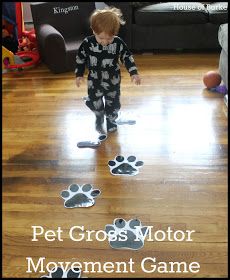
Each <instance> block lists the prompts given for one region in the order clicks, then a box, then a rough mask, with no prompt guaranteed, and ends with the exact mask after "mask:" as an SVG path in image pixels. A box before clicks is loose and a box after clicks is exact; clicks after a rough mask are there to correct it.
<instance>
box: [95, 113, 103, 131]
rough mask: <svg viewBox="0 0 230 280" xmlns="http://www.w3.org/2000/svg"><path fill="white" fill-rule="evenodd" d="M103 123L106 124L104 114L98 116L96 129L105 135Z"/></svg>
mask: <svg viewBox="0 0 230 280" xmlns="http://www.w3.org/2000/svg"><path fill="white" fill-rule="evenodd" d="M103 123H104V114H101V115H98V116H96V121H95V129H96V131H97V132H98V133H100V134H105V130H104V128H103Z"/></svg>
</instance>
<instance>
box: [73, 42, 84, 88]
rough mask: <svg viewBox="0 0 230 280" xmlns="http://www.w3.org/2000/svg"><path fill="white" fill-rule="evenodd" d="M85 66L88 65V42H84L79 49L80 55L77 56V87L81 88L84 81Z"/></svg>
mask: <svg viewBox="0 0 230 280" xmlns="http://www.w3.org/2000/svg"><path fill="white" fill-rule="evenodd" d="M85 65H86V41H85V40H84V41H83V42H82V44H81V46H80V47H79V50H78V54H77V56H76V69H75V75H76V85H77V87H79V86H80V84H81V82H82V81H83V76H84V73H85Z"/></svg>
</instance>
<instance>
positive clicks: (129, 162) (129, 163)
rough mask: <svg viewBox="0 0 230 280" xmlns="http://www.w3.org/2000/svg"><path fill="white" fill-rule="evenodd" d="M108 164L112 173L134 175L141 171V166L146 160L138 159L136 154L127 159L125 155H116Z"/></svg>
mask: <svg viewBox="0 0 230 280" xmlns="http://www.w3.org/2000/svg"><path fill="white" fill-rule="evenodd" d="M108 165H109V168H110V173H111V174H112V175H128V176H134V175H137V174H138V173H139V168H140V167H142V166H143V165H144V162H143V161H137V159H136V157H135V156H129V157H128V158H127V159H126V158H125V157H123V156H116V158H115V159H114V160H110V161H109V162H108Z"/></svg>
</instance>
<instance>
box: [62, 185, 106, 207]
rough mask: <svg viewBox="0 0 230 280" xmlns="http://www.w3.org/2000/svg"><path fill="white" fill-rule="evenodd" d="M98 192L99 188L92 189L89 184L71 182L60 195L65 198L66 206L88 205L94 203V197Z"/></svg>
mask: <svg viewBox="0 0 230 280" xmlns="http://www.w3.org/2000/svg"><path fill="white" fill-rule="evenodd" d="M100 193H101V191H100V190H98V189H93V187H92V185H90V184H85V185H83V186H79V185H77V184H72V185H70V186H69V188H68V190H64V191H62V192H61V197H62V198H63V199H64V200H65V202H64V206H65V207H66V208H76V207H90V206H93V205H94V204H95V201H94V198H96V197H98V196H99V195H100Z"/></svg>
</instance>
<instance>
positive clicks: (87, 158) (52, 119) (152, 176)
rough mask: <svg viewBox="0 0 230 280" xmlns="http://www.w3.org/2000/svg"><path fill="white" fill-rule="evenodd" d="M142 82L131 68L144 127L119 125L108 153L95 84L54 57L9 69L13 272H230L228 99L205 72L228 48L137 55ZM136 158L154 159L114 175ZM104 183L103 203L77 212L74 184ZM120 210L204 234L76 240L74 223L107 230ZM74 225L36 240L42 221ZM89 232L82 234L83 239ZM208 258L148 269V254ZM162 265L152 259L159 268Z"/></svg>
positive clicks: (158, 227) (128, 87)
mask: <svg viewBox="0 0 230 280" xmlns="http://www.w3.org/2000/svg"><path fill="white" fill-rule="evenodd" d="M135 59H136V63H137V65H138V68H139V72H140V75H141V77H142V84H141V85H140V86H135V85H133V84H132V83H131V81H130V77H129V75H128V73H127V72H126V71H125V69H124V68H123V69H122V85H121V89H122V95H121V104H122V108H121V111H122V113H123V114H124V115H125V114H126V116H132V117H133V118H134V119H135V120H136V124H135V125H132V126H131V125H130V126H128V125H123V126H119V128H118V132H116V133H113V134H110V135H109V137H108V139H107V140H106V141H105V142H103V143H102V144H101V146H100V147H99V148H97V149H79V148H77V142H78V141H82V140H87V139H94V138H95V137H96V133H95V130H94V116H93V114H92V113H91V112H90V111H89V110H88V109H87V108H86V106H85V105H84V102H83V99H82V98H83V97H84V96H86V92H87V88H86V80H85V82H84V83H83V85H82V87H80V88H76V86H75V79H74V73H71V72H68V73H63V74H58V75H55V74H52V73H51V72H50V71H49V70H48V69H47V67H46V66H45V65H44V64H40V65H39V66H37V67H35V68H32V69H30V70H27V71H23V72H19V73H7V74H4V75H3V80H2V86H3V92H2V101H3V106H2V108H3V115H2V116H3V121H2V131H3V135H2V139H3V150H2V166H3V168H2V170H3V178H2V182H3V192H2V197H3V199H2V200H3V206H2V210H3V276H4V277H6V278H9V277H11V278H19V277H27V278H34V277H40V276H41V275H45V274H47V272H46V273H39V272H33V273H28V272H26V271H27V269H28V263H27V259H26V258H27V257H32V258H33V259H34V261H38V260H39V258H40V257H45V261H44V263H45V265H46V264H47V263H48V262H51V261H53V262H59V261H67V262H68V261H69V262H74V261H79V262H87V261H88V262H90V261H91V262H96V261H99V262H100V263H101V264H104V263H105V262H113V263H116V262H121V261H123V262H126V263H128V261H129V260H130V258H132V259H133V261H134V262H135V266H134V267H135V273H132V272H131V271H129V272H127V273H115V272H113V273H106V272H103V273H87V272H86V273H83V276H86V277H96V278H100V277H102V278H107V277H109V278H115V277H116V278H124V277H144V278H155V277H158V278H165V277H170V278H176V277H177V278H186V277H199V278H214V277H216V278H226V277H227V276H228V271H227V182H228V175H227V174H228V156H227V155H228V137H227V130H228V123H227V114H226V112H227V111H226V107H225V104H224V101H223V95H221V94H219V93H213V92H210V91H207V90H206V89H205V88H204V85H203V83H202V76H203V74H204V73H205V72H207V71H209V70H217V69H218V62H219V54H218V53H206V54H204V53H202V54H201V53H196V54H195V53H193V54H192V53H184V54H183V53H178V54H153V55H135ZM118 154H120V155H124V156H129V155H135V156H136V157H137V159H138V160H142V161H143V162H144V165H143V167H141V168H140V169H139V174H137V175H136V176H133V177H125V176H112V175H111V174H110V171H109V167H108V161H109V160H113V159H114V158H115V156H116V155H118ZM73 183H78V184H79V185H83V184H85V183H90V184H92V185H93V186H94V187H95V188H99V189H100V190H101V195H100V196H99V197H98V198H96V204H95V205H94V206H93V207H91V208H78V209H66V208H64V200H63V199H62V198H61V196H60V194H61V192H62V191H63V190H64V189H67V188H68V186H69V185H70V184H73ZM115 218H124V219H126V220H130V219H133V218H138V219H140V220H141V222H142V224H143V225H145V226H152V232H156V231H165V232H166V231H167V229H168V228H169V227H170V229H172V230H173V231H177V230H181V231H183V232H186V230H194V231H195V233H194V234H193V241H191V242H186V241H180V242H179V241H175V240H174V241H169V240H164V241H162V242H160V241H148V240H145V244H144V247H143V248H142V249H140V250H138V251H130V250H128V251H127V250H115V249H112V248H111V247H110V245H109V243H108V242H107V241H103V242H99V241H97V240H96V239H95V238H94V240H93V241H92V242H89V241H86V240H85V239H84V240H82V241H81V242H76V241H73V240H71V238H70V236H69V230H70V229H71V227H74V226H84V232H87V230H95V231H99V230H104V229H105V225H106V224H112V223H113V220H114V219H115ZM34 225H37V226H42V227H43V228H44V229H45V230H53V231H56V230H57V229H58V227H60V228H61V229H62V230H63V233H62V238H63V241H62V242H61V241H59V240H58V239H57V238H56V240H55V241H52V242H48V241H47V240H45V238H44V236H42V237H40V238H39V240H38V241H37V242H33V241H32V235H33V231H32V226H34ZM79 232H80V230H79V229H78V230H76V235H77V234H79ZM147 257H149V258H156V261H157V262H177V261H178V262H186V263H187V264H189V263H190V262H192V261H195V262H198V263H199V264H200V271H199V272H198V273H196V274H194V273H191V272H190V273H178V272H177V273H170V274H169V273H159V272H156V271H155V272H152V273H146V272H144V271H143V269H142V268H141V265H140V264H141V261H142V260H143V259H144V258H147ZM150 265H151V263H150V261H149V262H148V264H146V267H148V269H150Z"/></svg>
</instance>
